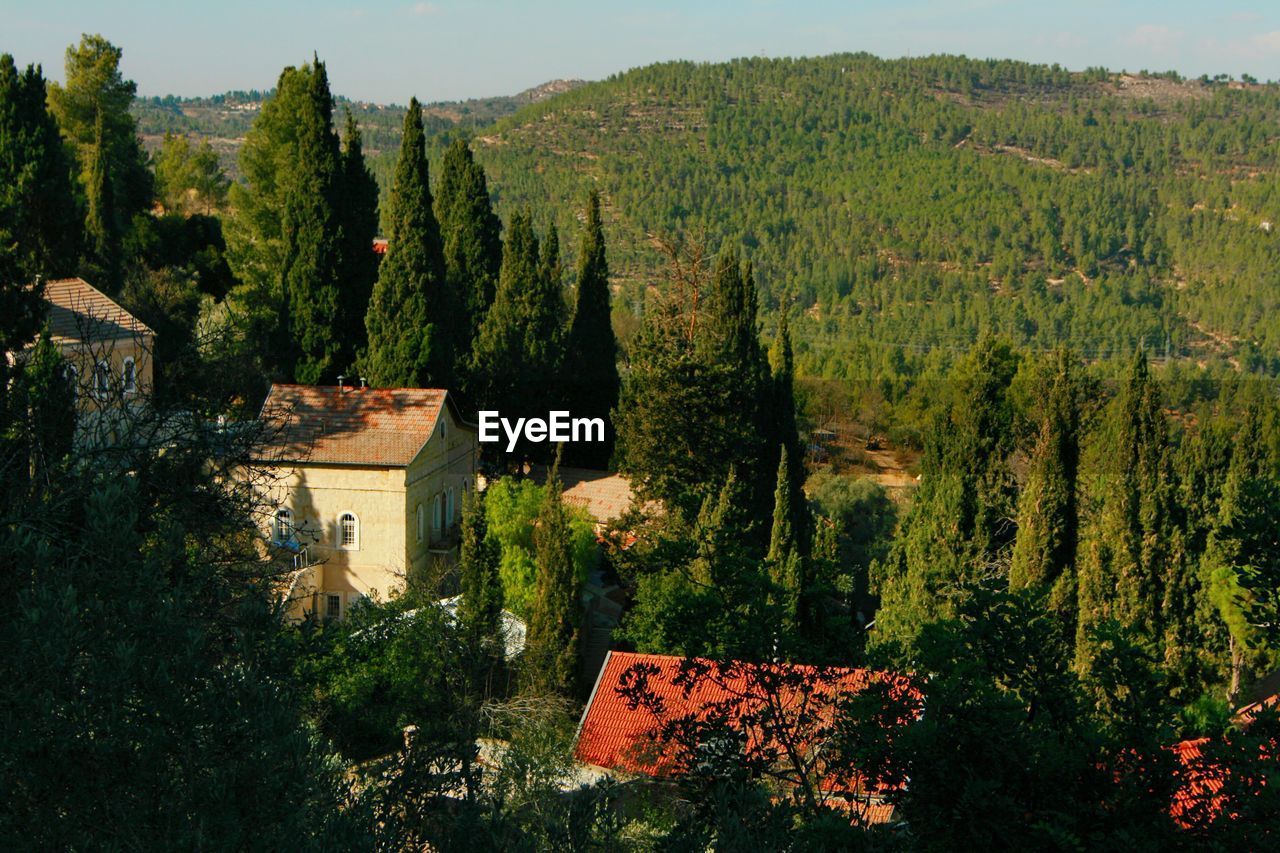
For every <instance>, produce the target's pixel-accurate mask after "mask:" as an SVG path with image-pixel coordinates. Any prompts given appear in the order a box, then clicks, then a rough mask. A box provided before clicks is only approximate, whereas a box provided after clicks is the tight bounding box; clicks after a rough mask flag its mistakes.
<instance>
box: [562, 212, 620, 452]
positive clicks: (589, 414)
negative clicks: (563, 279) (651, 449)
mask: <svg viewBox="0 0 1280 853" xmlns="http://www.w3.org/2000/svg"><path fill="white" fill-rule="evenodd" d="M566 357H567V359H568V364H569V367H568V369H567V370H566V371H565V379H566V381H567V383H568V398H569V399H568V405H567V407H566V408H568V410H569V411H570V412H572V413H573V415H574V417H584V418H601V419H602V420H603V421H604V423H605V425H606V427H605V436H604V437H605V440H604V441H603V442H601V443H599V444H585V445H579V446H576V447H574V448H572V450H573V459H574V461H575V462H578V463H579V464H581V465H583V466H585V467H588V468H604V467H606V466H607V465H608V464H609V459H610V457H611V456H612V455H613V444H614V430H613V423H612V420H613V410H614V408H616V407H617V405H618V391H619V388H620V387H621V380H620V379H619V378H618V343H617V340H616V339H615V338H614V335H613V320H612V316H611V312H610V310H609V264H608V261H607V260H606V258H605V246H604V228H603V226H602V224H601V222H600V196H599V194H598V193H597V192H596V191H595V190H592V191H591V195H590V196H589V198H588V199H587V218H586V222H585V224H584V225H583V229H582V246H581V249H580V250H579V252H578V289H577V294H576V299H575V302H574V309H573V321H572V322H571V324H570V326H569V341H568V347H567V355H566Z"/></svg>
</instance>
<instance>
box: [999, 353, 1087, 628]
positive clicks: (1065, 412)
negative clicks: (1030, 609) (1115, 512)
mask: <svg viewBox="0 0 1280 853" xmlns="http://www.w3.org/2000/svg"><path fill="white" fill-rule="evenodd" d="M1077 397H1078V395H1077V391H1076V380H1075V377H1074V373H1073V370H1072V366H1071V361H1070V356H1069V355H1068V354H1067V353H1066V352H1059V353H1058V355H1057V366H1056V370H1055V374H1054V377H1053V381H1052V385H1051V386H1050V388H1049V393H1048V400H1047V404H1046V407H1045V412H1044V417H1043V420H1042V421H1041V424H1040V431H1039V434H1038V436H1037V438H1036V444H1035V448H1034V450H1033V452H1032V457H1031V470H1030V472H1029V474H1028V475H1027V482H1026V486H1025V487H1024V488H1023V491H1022V495H1021V498H1020V499H1019V505H1018V534H1017V539H1016V540H1015V541H1014V546H1013V558H1012V561H1011V563H1010V566H1009V586H1010V588H1011V589H1013V590H1019V589H1025V588H1032V589H1035V590H1036V591H1037V592H1038V593H1039V594H1040V595H1048V596H1049V597H1050V601H1049V607H1050V609H1051V610H1052V611H1054V612H1055V613H1057V614H1058V615H1059V616H1060V617H1061V618H1063V619H1064V622H1065V623H1066V627H1067V635H1068V636H1074V634H1075V627H1074V625H1075V613H1074V611H1075V574H1074V573H1075V564H1076V550H1077V542H1078V538H1079V524H1080V521H1079V511H1078V509H1077V498H1076V488H1077V486H1076V475H1077V471H1078V469H1079V466H1080V439H1079V431H1080V423H1079V419H1080V416H1079V406H1078V402H1077Z"/></svg>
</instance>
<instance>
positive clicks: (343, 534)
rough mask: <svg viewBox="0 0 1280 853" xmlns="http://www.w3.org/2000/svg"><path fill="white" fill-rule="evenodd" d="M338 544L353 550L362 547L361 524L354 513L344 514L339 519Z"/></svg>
mask: <svg viewBox="0 0 1280 853" xmlns="http://www.w3.org/2000/svg"><path fill="white" fill-rule="evenodd" d="M338 544H339V545H341V546H342V547H343V548H350V549H352V550H354V549H357V548H359V547H360V522H359V520H357V519H356V517H355V514H354V513H350V512H344V513H343V514H342V518H340V519H338Z"/></svg>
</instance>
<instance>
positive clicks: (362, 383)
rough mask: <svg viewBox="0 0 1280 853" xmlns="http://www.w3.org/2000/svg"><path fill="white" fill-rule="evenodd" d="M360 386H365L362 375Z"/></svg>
mask: <svg viewBox="0 0 1280 853" xmlns="http://www.w3.org/2000/svg"><path fill="white" fill-rule="evenodd" d="M360 387H361V388H363V387H365V378H364V377H363V376H361V377H360Z"/></svg>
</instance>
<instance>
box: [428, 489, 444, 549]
mask: <svg viewBox="0 0 1280 853" xmlns="http://www.w3.org/2000/svg"><path fill="white" fill-rule="evenodd" d="M442 530H444V496H443V495H436V496H435V498H433V499H432V501H431V536H432V538H433V539H434V538H436V537H438V536H439V535H440V532H441V531H442Z"/></svg>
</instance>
